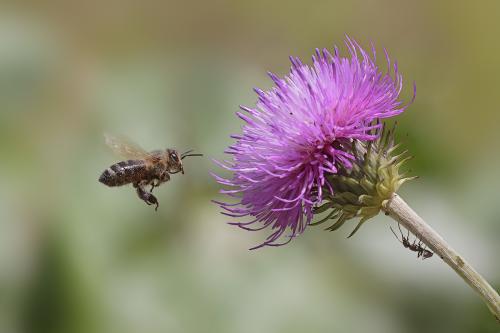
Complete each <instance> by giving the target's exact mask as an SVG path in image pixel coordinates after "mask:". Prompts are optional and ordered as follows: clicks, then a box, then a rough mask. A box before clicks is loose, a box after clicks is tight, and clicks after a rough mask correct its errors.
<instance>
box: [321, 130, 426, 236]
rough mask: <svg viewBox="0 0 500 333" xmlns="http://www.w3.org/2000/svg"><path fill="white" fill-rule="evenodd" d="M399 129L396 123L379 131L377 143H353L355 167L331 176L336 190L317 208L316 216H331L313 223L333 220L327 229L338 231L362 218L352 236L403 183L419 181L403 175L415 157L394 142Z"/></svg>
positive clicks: (355, 141)
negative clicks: (353, 220)
mask: <svg viewBox="0 0 500 333" xmlns="http://www.w3.org/2000/svg"><path fill="white" fill-rule="evenodd" d="M395 129H396V124H394V127H393V128H392V129H391V130H389V129H387V128H386V126H385V125H384V126H382V128H381V129H377V130H376V131H378V132H379V136H378V138H377V139H376V140H373V141H360V140H354V141H353V144H352V145H351V153H352V154H353V155H354V156H355V157H356V158H355V160H354V161H353V163H352V167H351V168H350V169H346V168H342V169H341V170H339V172H338V173H337V174H331V175H328V176H327V178H328V179H327V181H328V183H329V184H331V186H333V187H334V188H335V190H336V191H335V192H334V193H326V195H325V196H324V202H323V204H322V205H321V206H317V207H315V208H314V213H315V214H321V213H324V212H327V213H326V216H325V217H324V218H322V219H321V220H319V221H317V222H314V223H312V224H314V225H318V224H322V223H324V222H327V221H328V220H333V221H334V223H333V224H332V225H331V226H329V227H328V228H327V230H330V231H334V230H337V229H338V228H340V227H341V226H342V225H344V223H345V222H347V221H348V220H350V219H353V218H356V217H359V218H360V220H359V222H358V224H357V225H356V227H355V228H354V230H353V231H352V232H351V233H350V234H349V236H348V237H351V236H352V235H354V234H355V233H356V231H358V230H359V228H360V227H361V225H362V224H363V223H365V222H366V221H368V220H369V219H371V218H372V217H374V216H376V215H378V213H379V212H380V211H381V210H382V209H383V206H384V204H385V203H386V202H387V200H389V199H390V198H391V197H392V195H393V194H394V193H396V192H397V190H398V189H399V187H400V186H401V185H402V184H403V183H405V182H407V181H409V180H412V179H415V178H417V177H407V175H406V173H404V172H401V167H402V166H403V165H404V164H405V162H406V161H408V160H409V159H410V158H411V156H409V155H407V151H406V150H405V151H403V152H398V148H399V146H400V144H395V143H394V133H395Z"/></svg>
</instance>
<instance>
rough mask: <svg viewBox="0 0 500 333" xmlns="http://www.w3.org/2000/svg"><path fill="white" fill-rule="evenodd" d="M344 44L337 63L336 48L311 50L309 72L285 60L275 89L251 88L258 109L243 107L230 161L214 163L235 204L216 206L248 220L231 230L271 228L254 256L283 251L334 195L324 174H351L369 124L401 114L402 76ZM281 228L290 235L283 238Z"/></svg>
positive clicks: (350, 43) (297, 62)
mask: <svg viewBox="0 0 500 333" xmlns="http://www.w3.org/2000/svg"><path fill="white" fill-rule="evenodd" d="M346 45H347V48H348V50H349V53H350V57H349V58H345V57H341V56H340V55H339V51H338V48H337V47H335V48H334V53H333V55H332V54H330V53H329V52H328V50H326V49H323V50H322V51H320V50H319V49H317V50H316V54H315V55H314V56H313V57H312V62H313V64H312V66H308V65H305V64H303V63H302V62H301V61H300V60H299V59H298V58H293V57H290V60H291V62H292V66H291V70H290V73H289V74H288V75H287V76H285V77H284V78H279V77H277V76H276V75H274V74H272V73H269V76H270V77H271V79H272V80H273V81H274V83H275V87H273V88H272V89H271V90H269V91H262V90H260V89H255V92H256V93H257V95H258V96H259V98H258V102H257V105H256V108H248V107H244V106H241V109H242V110H243V112H238V113H237V115H238V116H239V117H240V118H241V119H243V120H244V121H245V122H246V124H245V125H244V126H243V134H242V135H233V136H232V138H234V139H236V143H234V144H233V145H232V146H230V147H229V149H228V150H226V153H227V154H231V155H232V156H233V161H230V162H226V163H220V162H217V161H216V163H217V164H219V165H220V166H221V167H223V168H225V169H227V170H230V171H232V172H233V173H234V174H233V176H232V178H231V179H225V178H222V177H219V176H217V175H214V177H215V178H216V180H217V181H218V182H219V183H220V184H222V185H226V186H229V187H231V189H223V190H221V193H224V194H227V195H229V196H230V197H234V198H236V199H237V200H238V202H237V203H232V204H231V203H224V202H216V203H217V204H219V205H220V206H221V208H222V209H223V210H224V212H223V214H225V215H229V216H231V217H236V218H240V217H245V216H248V217H250V218H251V219H250V221H246V222H237V221H236V222H231V223H230V224H234V225H238V226H239V227H241V228H243V229H246V230H261V229H264V228H267V227H270V228H271V229H272V233H271V234H270V235H269V236H268V237H267V238H266V240H265V241H264V242H263V243H262V244H260V245H258V246H256V247H254V249H255V248H259V247H262V246H265V245H268V246H277V245H283V244H286V243H288V242H289V241H290V240H291V239H292V238H294V237H295V236H297V235H299V234H301V233H302V232H303V231H304V229H305V228H306V226H307V225H308V224H309V223H310V222H311V219H312V218H313V207H314V206H315V205H316V204H319V203H320V202H321V201H322V196H323V191H324V190H325V189H326V190H328V191H330V192H332V193H333V192H334V191H335V189H333V188H332V187H331V186H330V184H329V183H328V182H327V181H326V178H325V177H326V175H327V174H335V173H337V170H338V169H339V167H344V168H350V167H351V165H352V164H351V161H353V160H354V156H353V155H352V154H350V153H349V152H350V146H351V142H352V140H353V139H358V140H374V139H375V138H376V137H377V135H374V134H373V133H374V132H375V131H372V130H373V129H375V128H378V127H379V126H380V125H374V122H373V121H374V120H377V119H381V118H388V117H392V116H395V115H397V114H399V113H401V112H403V111H404V110H405V108H406V107H407V105H402V103H401V102H400V101H398V97H399V93H400V91H401V88H402V77H401V75H400V74H399V73H398V67H397V63H395V64H394V65H393V66H391V62H390V60H389V56H388V55H387V52H385V56H386V59H387V67H388V70H387V72H385V73H382V72H381V71H379V68H378V67H377V65H376V64H375V50H374V48H373V47H372V53H373V55H372V56H370V55H369V54H367V53H366V52H365V51H364V50H363V49H362V48H361V47H360V46H359V44H358V43H356V41H354V40H352V39H349V38H348V37H347V40H346ZM358 53H359V54H361V57H362V59H361V60H360V59H359V58H358ZM287 229H288V230H289V232H290V234H288V235H285V236H283V233H285V231H286V230H287ZM283 238H285V239H284V240H283Z"/></svg>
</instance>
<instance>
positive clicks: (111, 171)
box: [99, 160, 148, 186]
mask: <svg viewBox="0 0 500 333" xmlns="http://www.w3.org/2000/svg"><path fill="white" fill-rule="evenodd" d="M147 173H148V169H147V168H146V163H145V162H144V161H143V160H128V161H122V162H119V163H116V164H113V165H112V166H110V167H109V168H107V169H106V170H104V172H103V173H102V174H101V177H99V181H100V182H101V183H103V184H105V185H108V186H122V185H125V184H129V183H135V182H138V181H140V180H142V179H144V178H145V177H146V175H147Z"/></svg>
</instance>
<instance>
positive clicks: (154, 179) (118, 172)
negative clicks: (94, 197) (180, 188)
mask: <svg viewBox="0 0 500 333" xmlns="http://www.w3.org/2000/svg"><path fill="white" fill-rule="evenodd" d="M104 137H105V140H106V144H107V145H108V146H109V147H110V148H111V150H113V151H114V152H115V153H116V154H118V155H120V156H122V157H124V158H126V159H127V160H125V161H121V162H118V163H115V164H113V165H111V166H110V167H109V168H107V169H106V170H104V171H103V173H102V174H101V176H100V177H99V181H100V182H101V183H103V184H104V185H107V186H110V187H114V186H122V185H126V184H130V183H132V185H133V186H134V188H135V189H136V192H137V195H138V196H139V198H140V199H141V200H143V201H144V202H145V203H146V204H148V205H156V207H155V210H157V209H158V206H159V203H158V200H157V199H156V197H155V196H154V195H153V193H152V192H153V189H154V188H155V187H158V186H160V185H161V184H162V183H165V182H168V181H169V180H170V175H171V174H176V173H179V172H181V173H182V174H184V168H183V166H182V160H183V159H184V158H186V157H188V156H203V155H202V154H192V151H193V150H188V151H186V152H184V153H182V154H179V152H178V151H177V150H175V149H165V150H154V151H151V152H147V151H145V150H144V149H142V148H141V147H139V146H138V145H136V144H134V143H132V142H130V141H128V140H126V139H123V138H120V139H118V138H116V137H114V136H111V135H109V134H105V135H104ZM149 185H150V186H151V189H150V190H149V192H148V191H147V190H146V189H145V187H146V186H149Z"/></svg>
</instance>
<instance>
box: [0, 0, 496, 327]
mask: <svg viewBox="0 0 500 333" xmlns="http://www.w3.org/2000/svg"><path fill="white" fill-rule="evenodd" d="M499 22H500V2H499V1H481V2H477V3H476V2H472V1H463V2H459V1H396V0H383V1H359V0H358V1H342V2H340V1H317V2H311V1H308V2H298V1H273V2H269V1H262V0H256V1H211V2H210V1H199V2H194V1H182V2H181V1H179V2H171V1H141V2H138V1H137V2H134V1H117V0H115V1H113V0H109V1H95V0H90V1H76V2H72V1H69V2H68V1H31V2H30V1H23V5H21V4H20V3H19V2H17V3H16V4H14V2H8V1H4V2H3V4H2V7H1V11H0V151H1V158H0V332H6V333H10V332H54V333H57V332H65V333H66V332H125V333H126V332H220V333H222V332H231V333H233V332H238V333H239V332H242V333H245V332H287V333H293V332H384V333H390V332H495V331H498V326H497V324H496V323H495V321H494V320H493V318H492V316H491V315H490V313H489V312H488V310H487V308H486V306H485V305H484V304H483V303H482V302H481V300H480V299H479V297H477V296H476V295H475V294H474V293H473V292H472V291H471V290H470V288H469V287H468V286H466V285H465V284H464V283H463V282H462V281H461V280H460V278H459V277H458V276H456V275H455V273H454V272H452V271H451V269H450V268H448V267H447V266H446V265H444V264H443V263H442V262H441V261H440V260H439V259H438V258H435V257H434V258H432V259H429V260H426V261H424V262H422V261H420V260H417V259H416V257H415V254H414V253H411V252H409V251H407V250H406V249H404V248H403V247H402V246H401V245H400V244H399V243H397V241H396V240H395V239H394V236H393V235H392V234H391V233H390V231H389V227H388V226H389V225H390V223H392V225H394V223H393V222H391V221H390V220H389V219H388V218H386V217H385V216H381V217H378V218H377V219H375V220H374V222H371V223H367V224H366V225H365V226H364V227H363V228H362V231H360V232H359V233H358V234H356V236H355V237H354V238H352V239H349V240H347V239H346V236H347V235H348V234H349V232H350V231H351V230H352V228H353V227H354V223H350V224H348V225H346V226H345V227H344V228H342V229H341V230H339V231H338V232H335V233H327V232H324V231H322V229H321V228H320V227H316V228H313V227H311V228H309V229H308V230H307V232H306V233H305V234H304V235H303V236H301V237H300V238H299V239H296V240H295V241H293V242H292V243H291V244H289V245H288V246H286V247H279V248H264V249H261V250H258V251H248V250H247V249H248V248H249V247H251V246H253V245H255V244H257V243H258V242H260V241H261V240H262V239H263V238H264V237H265V235H266V233H265V232H264V233H250V232H246V231H243V230H240V229H237V228H234V227H231V226H229V225H227V224H225V222H226V221H227V219H226V218H225V217H224V216H222V215H220V214H219V213H218V207H216V206H215V205H214V204H212V203H211V202H210V200H211V199H213V198H220V196H219V195H218V194H217V191H218V186H217V184H216V183H215V182H214V180H213V179H212V178H211V177H210V175H209V171H215V170H217V168H216V167H215V166H214V165H213V163H212V162H211V158H219V159H220V158H224V155H223V154H222V151H223V150H224V148H225V147H226V146H227V145H228V144H230V143H231V142H232V141H231V140H230V139H229V134H231V133H236V132H239V131H240V127H241V125H242V123H241V121H239V120H238V119H237V118H236V117H235V116H234V112H235V111H236V110H237V107H238V105H239V104H245V105H249V106H252V105H254V103H255V101H256V97H255V94H254V93H253V92H252V88H253V87H261V88H269V87H270V86H271V82H270V80H269V79H268V78H267V77H266V71H267V70H271V71H273V72H275V73H277V74H279V75H284V74H286V73H287V71H288V69H289V62H288V56H289V55H296V56H300V57H302V58H303V59H304V60H306V61H307V60H308V59H310V55H311V54H312V53H313V51H314V48H316V47H329V48H331V47H332V46H333V44H334V43H336V44H338V45H341V44H342V43H343V39H344V34H345V33H347V34H349V35H350V36H351V37H353V38H355V39H356V40H358V41H359V42H360V43H361V44H362V45H364V46H365V47H368V46H369V43H370V41H373V42H374V43H375V45H376V46H377V49H378V50H379V52H381V51H382V48H383V47H386V48H387V49H388V50H389V53H390V55H391V57H392V58H393V59H397V60H399V65H400V70H401V72H402V73H403V75H404V78H405V80H406V81H405V82H406V83H405V90H404V93H403V98H404V99H405V100H408V99H409V98H410V97H411V84H412V81H415V82H416V83H417V90H418V92H417V99H416V101H415V103H414V104H413V105H412V106H411V107H410V108H409V109H408V111H407V112H406V113H405V114H404V115H402V116H400V117H399V119H398V120H399V123H400V126H399V137H400V138H401V140H402V141H403V142H404V143H405V144H406V146H407V147H408V148H409V149H410V151H411V153H412V154H413V155H415V156H416V158H415V159H414V160H412V161H411V163H410V166H411V169H412V173H413V174H416V175H420V176H421V178H420V179H419V180H418V181H414V182H411V183H409V184H407V185H405V186H404V187H403V189H402V191H401V194H402V196H403V197H404V198H405V199H406V200H407V201H408V202H409V203H410V204H411V205H412V206H413V207H414V209H415V210H416V211H418V212H419V213H420V214H421V215H422V216H423V217H424V218H425V219H426V220H427V221H428V222H429V223H430V224H431V225H432V226H433V227H435V229H437V230H438V231H439V232H441V233H442V234H443V235H444V236H445V238H447V240H448V241H449V242H450V244H451V245H452V246H453V247H455V248H456V249H457V250H458V251H459V252H461V253H462V254H463V255H464V257H465V258H467V259H468V260H469V261H470V262H471V263H472V264H473V265H474V266H475V267H476V268H477V269H478V270H479V271H480V272H481V273H482V274H483V275H484V276H485V277H486V278H487V279H488V280H489V281H490V282H491V283H492V284H493V285H494V286H496V288H497V289H498V288H499V287H500V268H499V261H498V254H499V252H500V245H499V242H498V236H499V234H500V224H499V223H498V220H499V218H500V217H499V216H500V204H499V196H498V188H499V187H500V179H499V170H500V158H499V154H498V152H499V144H500V112H499V103H498V97H499V92H498V91H499V88H500V61H499V59H500V44H499V43H498V36H499V35H500V24H499ZM342 50H343V51H344V52H345V48H343V47H342ZM380 60H381V59H380ZM381 65H383V63H381ZM105 131H106V132H110V133H114V134H123V135H127V136H129V137H131V138H133V139H134V140H135V141H137V142H138V143H140V144H141V145H142V146H144V147H145V148H147V149H155V148H162V147H178V148H179V149H181V150H183V149H186V148H195V149H196V150H197V151H201V152H203V153H204V154H205V155H206V156H205V157H204V158H203V159H197V160H195V159H192V160H188V161H186V162H187V163H186V167H185V168H186V175H184V176H181V175H176V176H174V177H173V179H172V181H171V182H170V183H168V184H166V185H164V186H162V187H161V188H159V189H157V190H156V195H157V197H158V199H159V201H160V208H159V210H158V212H155V211H154V210H153V209H152V208H151V207H148V206H146V205H145V204H144V203H143V202H141V201H140V200H139V199H138V198H137V197H136V195H135V193H134V191H133V189H131V188H129V187H126V188H113V189H110V188H106V187H105V186H103V185H102V184H100V183H98V182H97V178H98V176H99V174H100V173H101V172H102V171H103V170H104V169H105V168H106V167H107V166H108V165H110V164H111V163H113V162H116V158H115V157H114V156H113V154H112V153H111V152H110V151H109V150H108V149H107V147H105V145H104V140H103V135H102V134H103V132H105Z"/></svg>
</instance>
